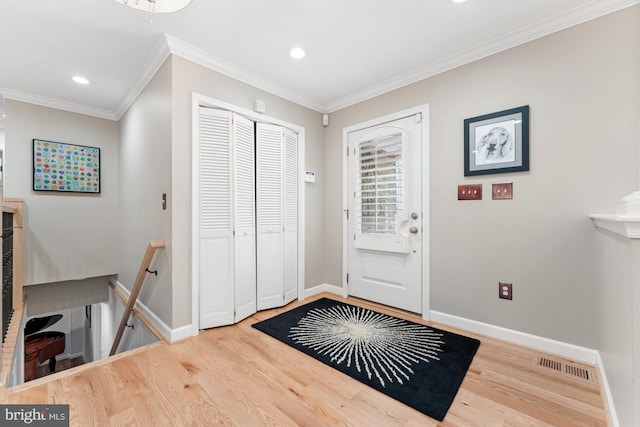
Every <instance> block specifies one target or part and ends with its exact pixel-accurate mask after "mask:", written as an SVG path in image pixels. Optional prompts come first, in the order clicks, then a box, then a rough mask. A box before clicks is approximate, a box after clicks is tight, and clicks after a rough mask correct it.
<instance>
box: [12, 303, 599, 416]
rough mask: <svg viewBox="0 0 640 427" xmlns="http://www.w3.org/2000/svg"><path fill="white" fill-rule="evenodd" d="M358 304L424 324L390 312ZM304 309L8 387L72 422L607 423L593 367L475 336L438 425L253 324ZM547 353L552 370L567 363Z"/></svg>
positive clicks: (18, 397) (15, 399)
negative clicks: (543, 362) (567, 369)
mask: <svg viewBox="0 0 640 427" xmlns="http://www.w3.org/2000/svg"><path fill="white" fill-rule="evenodd" d="M321 296H328V297H330V298H334V299H338V300H343V299H342V298H338V297H336V296H334V295H329V294H322V295H318V296H316V297H314V298H310V299H308V300H305V301H304V302H308V301H310V300H312V299H315V298H318V297H321ZM348 302H350V303H352V304H356V305H363V306H367V307H369V308H374V309H376V310H378V311H382V312H386V313H389V314H392V315H395V316H398V317H403V318H407V319H409V320H412V321H416V322H421V320H420V319H419V318H418V317H416V316H414V315H411V314H407V313H404V312H400V311H397V310H392V309H389V308H387V307H383V306H379V305H376V304H371V303H367V302H364V301H360V300H357V299H349V301H348ZM300 304H301V303H299V302H296V303H293V304H291V305H289V306H288V307H286V308H284V309H276V310H268V311H263V312H259V313H257V314H255V315H253V316H251V317H250V318H248V319H246V320H244V321H243V322H241V323H239V324H237V325H234V326H229V327H223V328H216V329H210V330H207V331H204V332H202V333H201V334H200V335H199V336H197V337H194V338H190V339H187V340H184V341H181V342H178V343H175V344H172V345H168V344H166V343H163V342H159V343H156V344H152V345H150V346H147V347H143V348H141V349H136V350H133V351H131V352H127V353H123V354H119V355H116V356H113V357H111V358H109V359H107V360H103V361H99V362H96V363H93V364H87V365H83V366H80V367H76V368H73V369H70V370H67V371H65V372H62V373H58V374H53V375H50V376H48V377H46V378H42V379H38V380H34V381H32V382H30V383H28V384H25V385H22V386H19V387H16V388H14V389H10V390H9V393H8V398H7V402H6V403H20V404H63V403H64V404H67V403H68V404H70V416H71V425H72V426H83V427H85V426H108V425H113V426H120V425H138V426H151V425H157V426H212V425H237V426H265V425H268V426H295V425H303V426H406V427H411V426H473V427H478V426H491V427H494V426H563V427H566V426H606V425H607V420H606V415H605V410H604V408H603V402H602V398H601V395H600V387H599V383H598V379H597V378H596V377H595V369H593V367H589V366H578V368H579V372H582V369H584V371H585V372H587V373H588V375H589V376H590V378H589V379H585V378H581V377H575V376H573V375H567V374H565V373H561V372H558V371H556V370H555V369H551V368H549V367H543V366H539V365H538V362H537V361H538V357H539V356H540V355H539V354H538V353H537V352H535V351H533V350H530V349H527V348H522V347H518V346H514V345H511V344H508V343H504V342H501V341H498V340H493V339H490V338H486V337H482V336H477V335H473V334H468V333H466V335H469V336H474V337H476V338H479V339H480V340H481V342H482V344H481V345H480V348H479V350H478V352H477V354H476V356H475V358H474V360H473V363H472V364H471V367H470V369H469V372H468V373H467V376H466V377H465V379H464V382H463V384H462V387H461V388H460V390H459V392H458V394H457V396H456V398H455V400H454V402H453V405H452V406H451V408H450V410H449V412H448V414H447V416H446V418H445V419H444V421H443V422H438V421H436V420H433V419H431V418H429V417H427V416H426V415H423V414H421V413H419V412H417V411H415V410H413V409H411V408H409V407H408V406H405V405H404V404H402V403H399V402H397V401H395V400H394V399H391V398H389V397H387V396H385V395H383V394H381V393H379V392H377V391H375V390H374V389H372V388H369V387H367V386H366V385H364V384H362V383H360V382H358V381H356V380H353V379H351V378H349V377H347V376H346V375H344V374H342V373H340V372H338V371H337V370H335V369H333V368H331V367H329V366H326V365H324V364H322V363H321V362H318V361H316V360H315V359H313V358H311V357H308V356H306V355H304V354H303V353H301V352H299V351H297V350H295V349H292V348H290V347H288V346H286V345H285V344H282V343H281V342H279V341H277V340H275V339H273V338H271V337H269V336H267V335H265V334H263V333H261V332H259V331H257V330H255V329H253V328H252V327H251V324H252V323H255V322H256V321H259V320H263V319H266V318H269V317H271V316H273V315H275V314H277V313H279V312H282V311H286V309H288V308H290V307H292V306H297V305H300ZM433 326H435V327H439V328H441V329H447V330H451V331H454V332H458V333H461V331H458V330H455V329H452V328H448V327H445V326H442V325H437V324H433ZM542 356H545V357H547V358H548V359H550V360H551V366H552V367H556V362H559V363H562V364H564V363H567V361H564V360H562V359H558V358H556V357H553V356H550V355H542ZM570 365H571V366H573V364H571V363H570Z"/></svg>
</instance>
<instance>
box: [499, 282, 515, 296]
mask: <svg viewBox="0 0 640 427" xmlns="http://www.w3.org/2000/svg"><path fill="white" fill-rule="evenodd" d="M498 296H499V297H500V298H502V299H508V300H512V299H513V284H512V283H502V282H498Z"/></svg>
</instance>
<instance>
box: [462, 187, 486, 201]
mask: <svg viewBox="0 0 640 427" xmlns="http://www.w3.org/2000/svg"><path fill="white" fill-rule="evenodd" d="M458 200H482V184H468V185H458Z"/></svg>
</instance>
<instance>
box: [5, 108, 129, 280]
mask: <svg viewBox="0 0 640 427" xmlns="http://www.w3.org/2000/svg"><path fill="white" fill-rule="evenodd" d="M5 103H6V110H7V118H6V122H5V124H6V129H5V132H6V134H5V139H6V140H5V177H6V179H5V182H4V196H5V197H19V198H22V199H24V231H23V232H24V284H25V285H27V286H28V285H33V284H39V283H50V282H58V281H66V280H78V279H85V278H88V277H97V276H105V275H110V274H115V273H117V272H118V256H117V254H118V249H117V248H118V233H117V230H118V214H117V212H118V125H117V123H116V122H114V121H111V120H105V119H99V118H95V117H89V116H85V115H82V114H76V113H70V112H66V111H61V110H56V109H52V108H47V107H41V106H37V105H33V104H27V103H23V102H17V101H12V100H6V101H5ZM34 138H38V139H45V140H49V141H57V142H65V143H69V144H80V145H89V146H93V147H99V148H100V149H101V151H100V160H101V165H100V171H101V183H100V187H101V194H73V193H57V192H37V193H36V192H34V191H33V190H32V139H34Z"/></svg>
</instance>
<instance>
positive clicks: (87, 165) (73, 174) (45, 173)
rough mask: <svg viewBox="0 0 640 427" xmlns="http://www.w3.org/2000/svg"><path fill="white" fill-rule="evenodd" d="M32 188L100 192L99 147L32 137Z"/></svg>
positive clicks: (36, 189) (35, 189)
mask: <svg viewBox="0 0 640 427" xmlns="http://www.w3.org/2000/svg"><path fill="white" fill-rule="evenodd" d="M33 189H34V191H61V192H70V193H100V149H99V148H97V147H86V146H84V145H75V144H65V143H62V142H53V141H45V140H42V139H34V140H33Z"/></svg>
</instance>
